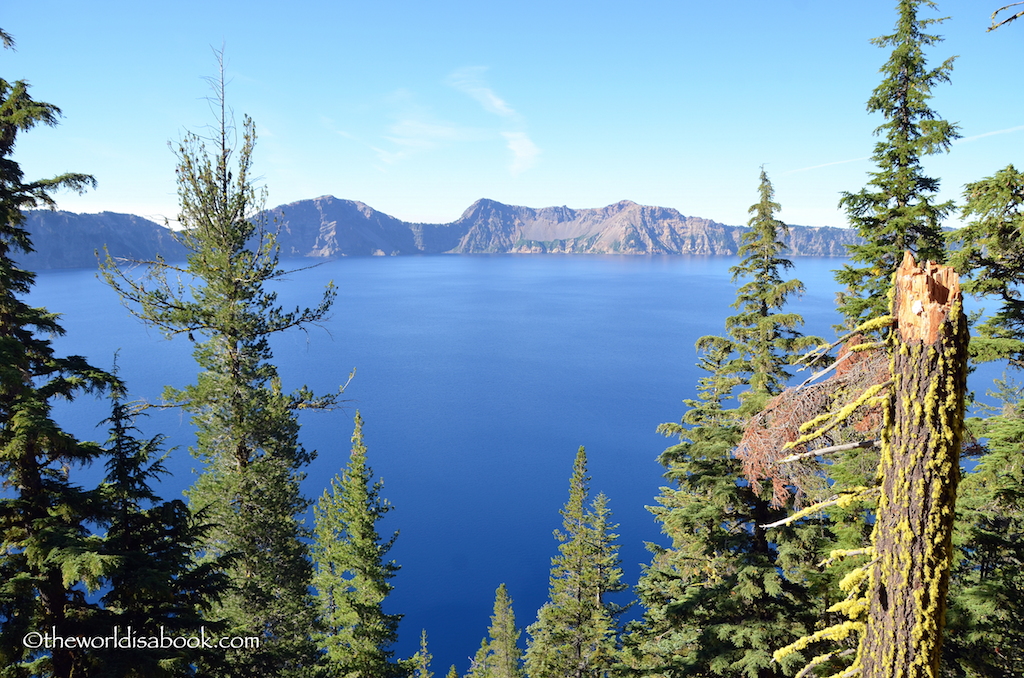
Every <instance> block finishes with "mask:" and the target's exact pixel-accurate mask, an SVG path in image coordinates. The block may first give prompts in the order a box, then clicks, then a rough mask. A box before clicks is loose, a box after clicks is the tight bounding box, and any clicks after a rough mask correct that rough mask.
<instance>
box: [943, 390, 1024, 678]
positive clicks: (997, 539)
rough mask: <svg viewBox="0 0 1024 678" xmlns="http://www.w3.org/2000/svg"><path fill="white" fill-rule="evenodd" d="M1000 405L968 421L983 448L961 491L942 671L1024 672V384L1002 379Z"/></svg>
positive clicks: (969, 676) (977, 677)
mask: <svg viewBox="0 0 1024 678" xmlns="http://www.w3.org/2000/svg"><path fill="white" fill-rule="evenodd" d="M995 386H996V388H995V390H994V391H993V392H990V393H989V395H991V396H994V397H996V398H997V399H999V400H1000V401H1001V403H1002V406H1001V408H1000V409H999V410H998V411H997V413H995V414H992V415H991V416H988V417H985V418H976V419H972V420H970V421H969V422H968V423H969V425H970V429H971V431H972V433H973V434H974V435H975V437H976V438H978V439H980V440H984V441H985V447H984V454H983V455H982V457H981V459H980V460H979V461H978V464H977V466H976V467H975V468H974V470H973V471H972V472H971V473H968V474H966V475H965V476H964V479H963V481H962V482H961V484H960V489H959V493H958V495H957V504H956V510H957V518H956V532H955V533H954V536H953V541H954V546H955V547H956V550H955V557H954V566H953V572H952V579H951V582H950V594H949V614H948V617H947V619H948V621H947V624H948V626H947V629H946V639H945V643H944V645H943V664H944V667H943V668H944V674H945V675H948V676H963V677H965V678H981V677H983V676H1017V675H1024V573H1022V571H1021V567H1020V564H1021V562H1024V465H1022V462H1021V450H1022V447H1024V443H1022V441H1024V388H1022V387H1021V386H1020V384H1017V383H1014V382H1013V381H1012V380H1010V379H1007V378H1004V379H1000V380H996V384H995Z"/></svg>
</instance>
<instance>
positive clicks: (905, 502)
mask: <svg viewBox="0 0 1024 678" xmlns="http://www.w3.org/2000/svg"><path fill="white" fill-rule="evenodd" d="M894 287H895V297H894V300H893V315H894V317H895V318H896V327H895V329H894V330H893V334H892V337H891V341H892V376H893V385H892V391H891V393H892V396H891V398H890V403H889V407H888V408H887V410H886V412H885V420H884V424H883V433H882V459H881V463H880V465H879V479H880V481H881V494H880V498H879V503H878V510H877V513H876V522H875V527H874V531H873V534H872V544H873V547H874V554H875V561H874V564H873V565H872V566H871V570H870V577H871V579H870V588H869V604H870V607H869V610H868V621H867V627H866V629H865V632H864V636H863V638H862V641H861V648H860V653H859V656H860V661H861V669H862V673H861V676H862V678H937V677H938V675H939V653H940V649H941V643H942V627H943V625H944V623H945V616H946V591H947V588H948V585H949V569H950V562H951V554H952V546H951V539H952V533H953V515H954V504H955V501H956V486H957V482H958V480H959V474H960V449H961V443H962V440H963V421H964V393H965V391H966V379H967V343H968V340H969V337H968V331H967V320H966V318H965V317H964V313H963V309H962V304H961V295H960V285H959V281H958V278H957V275H956V273H955V272H954V271H953V269H952V268H950V267H948V266H939V265H937V264H934V263H932V262H928V263H927V264H925V265H924V266H918V265H917V264H916V263H915V262H914V258H913V256H912V255H911V254H910V253H909V252H907V254H906V255H905V257H904V259H903V263H902V264H901V265H900V267H899V269H897V271H896V282H895V286H894Z"/></svg>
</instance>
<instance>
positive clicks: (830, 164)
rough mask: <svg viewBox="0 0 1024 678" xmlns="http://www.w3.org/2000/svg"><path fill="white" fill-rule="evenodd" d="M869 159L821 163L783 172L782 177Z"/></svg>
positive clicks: (868, 158)
mask: <svg viewBox="0 0 1024 678" xmlns="http://www.w3.org/2000/svg"><path fill="white" fill-rule="evenodd" d="M870 159H871V158H870V156H868V157H865V158H851V159H849V160H836V161H835V162H826V163H823V164H821V165H811V166H810V167H801V168H800V169H795V170H789V171H788V172H783V173H782V175H783V176H786V175H789V174H797V173H799V172H810V171H811V170H816V169H821V168H822V167H831V166H832V165H846V164H847V163H851V162H860V161H861V160H870Z"/></svg>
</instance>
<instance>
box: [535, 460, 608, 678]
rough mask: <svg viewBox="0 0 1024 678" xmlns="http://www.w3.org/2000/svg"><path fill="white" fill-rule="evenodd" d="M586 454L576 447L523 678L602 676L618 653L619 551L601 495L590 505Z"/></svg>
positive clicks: (588, 677) (605, 502)
mask: <svg viewBox="0 0 1024 678" xmlns="http://www.w3.org/2000/svg"><path fill="white" fill-rule="evenodd" d="M589 485H590V477H589V476H588V475H587V454H586V451H585V450H584V449H583V448H582V447H580V448H579V451H578V452H577V453H576V461H575V463H574V464H573V471H572V476H571V477H570V479H569V500H568V502H566V504H565V508H563V509H562V530H563V531H557V530H556V531H555V537H556V538H557V539H558V541H559V542H560V544H559V546H558V555H557V556H555V557H554V558H553V559H552V561H551V578H550V586H549V592H548V602H546V603H545V604H544V606H543V607H541V609H540V611H539V612H538V613H537V621H536V622H534V623H533V624H531V625H530V627H529V628H528V629H527V631H528V633H529V635H530V639H529V643H528V647H527V650H526V674H527V675H528V676H529V677H530V678H602V677H604V676H607V675H609V674H610V671H611V668H612V666H613V665H614V664H615V663H616V661H617V655H618V649H617V645H618V621H617V620H618V616H619V615H620V614H621V613H622V611H623V610H624V607H623V606H621V605H618V604H616V603H614V602H612V601H611V600H609V596H610V595H611V594H615V593H618V592H620V591H623V590H625V589H626V585H625V584H624V583H623V582H622V581H621V579H622V570H621V568H620V567H619V559H618V547H617V546H616V545H615V543H614V541H615V539H616V538H617V536H618V535H615V534H612V532H611V531H612V530H613V529H615V525H612V524H611V523H610V514H609V511H608V506H607V500H606V499H605V497H604V495H603V494H599V495H598V496H597V497H595V498H594V500H593V502H591V504H590V505H589V506H588V505H587V504H588V501H587V500H588V498H589V497H588V495H589V491H590V490H589Z"/></svg>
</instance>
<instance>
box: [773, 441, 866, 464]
mask: <svg viewBox="0 0 1024 678" xmlns="http://www.w3.org/2000/svg"><path fill="white" fill-rule="evenodd" d="M877 446H878V441H877V440H862V441H860V442H857V443H846V444H845V445H832V446H830V447H820V448H818V449H816V450H808V451H807V452H800V453H799V454H791V455H789V456H788V457H783V458H782V459H779V460H778V461H777V462H776V463H777V464H789V463H792V462H794V461H799V460H801V459H809V458H813V457H822V456H825V455H827V454H833V453H835V452H845V451H846V450H856V449H867V448H869V447H877Z"/></svg>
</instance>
